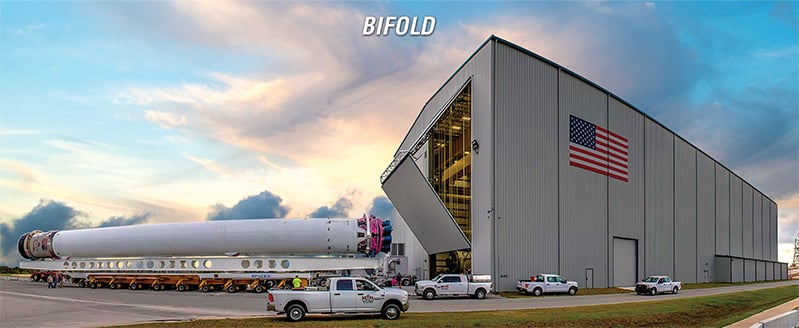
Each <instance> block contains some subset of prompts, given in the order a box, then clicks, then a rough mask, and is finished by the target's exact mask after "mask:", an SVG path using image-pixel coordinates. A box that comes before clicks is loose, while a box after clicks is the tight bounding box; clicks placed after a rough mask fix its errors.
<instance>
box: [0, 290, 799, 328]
mask: <svg viewBox="0 0 799 328" xmlns="http://www.w3.org/2000/svg"><path fill="white" fill-rule="evenodd" d="M797 284H799V281H785V282H776V283H767V284H755V285H744V286H732V287H721V288H712V289H698V290H687V291H683V292H680V293H679V294H677V295H660V296H657V297H649V296H636V295H635V294H633V293H630V294H614V295H593V296H580V295H578V296H545V297H538V298H517V299H505V298H502V297H498V296H494V295H489V296H488V297H487V298H486V299H484V300H474V299H468V298H458V299H454V298H453V299H436V300H434V301H425V300H422V299H420V298H418V297H415V296H413V297H411V307H410V312H452V311H477V310H497V309H504V310H507V309H530V308H552V307H566V306H581V305H596V304H612V303H625V302H639V301H652V300H666V299H676V298H683V297H692V296H703V295H713V294H721V293H728V292H736V291H746V290H754V289H761V288H770V287H776V286H785V285H797ZM265 297H266V294H254V293H236V294H228V293H221V292H216V293H207V294H204V293H200V292H196V291H191V292H186V293H179V292H176V291H161V292H156V291H151V290H137V291H131V290H111V289H84V288H77V287H64V288H61V289H47V285H46V284H44V283H34V282H29V281H6V280H0V322H2V326H4V327H24V326H31V325H35V326H37V327H58V328H64V327H97V326H105V325H117V324H129V323H140V322H153V321H173V320H190V319H197V318H220V317H225V318H244V317H254V316H273V315H275V313H274V312H267V311H266V310H265V306H266V300H265Z"/></svg>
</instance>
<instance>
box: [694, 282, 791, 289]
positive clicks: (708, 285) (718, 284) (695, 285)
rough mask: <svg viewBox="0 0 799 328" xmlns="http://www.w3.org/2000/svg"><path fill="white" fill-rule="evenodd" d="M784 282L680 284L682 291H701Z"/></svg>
mask: <svg viewBox="0 0 799 328" xmlns="http://www.w3.org/2000/svg"><path fill="white" fill-rule="evenodd" d="M779 281H786V280H769V281H749V282H706V283H699V284H682V289H702V288H716V287H729V286H741V285H754V284H767V283H770V282H779Z"/></svg>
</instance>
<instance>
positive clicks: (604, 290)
mask: <svg viewBox="0 0 799 328" xmlns="http://www.w3.org/2000/svg"><path fill="white" fill-rule="evenodd" d="M626 293H632V291H631V290H624V289H621V288H616V287H609V288H588V289H580V290H579V291H578V292H577V295H604V294H626ZM499 296H502V297H507V298H530V297H536V296H534V295H532V294H523V293H521V292H499ZM552 296H571V295H569V294H565V293H563V294H544V295H543V296H540V297H552Z"/></svg>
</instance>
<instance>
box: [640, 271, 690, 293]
mask: <svg viewBox="0 0 799 328" xmlns="http://www.w3.org/2000/svg"><path fill="white" fill-rule="evenodd" d="M680 289H682V283H681V282H679V281H671V277H669V276H649V277H646V278H644V279H641V281H639V282H638V283H637V284H635V293H636V294H638V295H642V294H649V295H657V294H660V293H665V292H671V293H672V294H677V293H679V292H680Z"/></svg>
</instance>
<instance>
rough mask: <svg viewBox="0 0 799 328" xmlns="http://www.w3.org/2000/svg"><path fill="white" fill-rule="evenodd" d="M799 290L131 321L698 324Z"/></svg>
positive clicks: (754, 309) (722, 320)
mask: <svg viewBox="0 0 799 328" xmlns="http://www.w3.org/2000/svg"><path fill="white" fill-rule="evenodd" d="M797 296H799V286H785V287H777V288H769V289H762V290H756V291H748V292H739V293H728V294H721V295H714V296H702V297H692V298H685V299H677V300H667V301H649V302H640V303H624V304H610V305H595V306H581V307H571V308H557V309H533V310H513V311H491V312H447V313H404V314H403V315H402V317H401V318H400V319H399V320H395V321H388V320H382V319H379V318H377V317H375V316H357V317H351V316H332V317H331V316H316V315H315V316H310V317H306V319H305V321H302V322H299V323H290V322H288V321H287V320H286V319H285V317H283V316H280V317H264V318H253V319H224V320H197V321H191V322H181V323H157V324H155V323H154V324H142V325H133V326H125V327H156V328H165V327H208V328H218V327H343V326H350V327H664V326H667V327H696V326H703V327H704V326H724V325H728V324H731V323H734V322H737V321H740V320H742V319H744V318H746V317H749V316H750V315H753V314H755V313H758V312H761V311H763V310H765V309H768V308H771V307H774V306H777V305H779V304H782V303H784V302H787V301H789V300H792V299H794V298H796V297H797Z"/></svg>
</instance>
